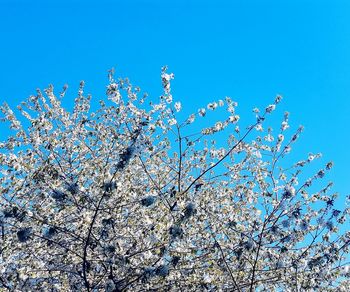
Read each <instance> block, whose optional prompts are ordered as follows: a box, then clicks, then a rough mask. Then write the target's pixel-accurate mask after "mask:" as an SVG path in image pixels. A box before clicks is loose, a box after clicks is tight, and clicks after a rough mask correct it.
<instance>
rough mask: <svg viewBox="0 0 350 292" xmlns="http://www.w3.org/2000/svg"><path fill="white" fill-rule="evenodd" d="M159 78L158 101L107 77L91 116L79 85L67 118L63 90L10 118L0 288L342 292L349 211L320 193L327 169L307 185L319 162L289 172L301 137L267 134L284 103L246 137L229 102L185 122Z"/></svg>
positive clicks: (166, 77)
mask: <svg viewBox="0 0 350 292" xmlns="http://www.w3.org/2000/svg"><path fill="white" fill-rule="evenodd" d="M161 77H162V84H163V88H164V93H163V95H162V96H161V98H160V101H159V102H158V103H156V104H154V103H152V102H146V101H147V96H146V95H142V94H141V93H140V90H139V88H137V87H133V86H132V85H131V84H130V82H129V81H128V80H127V79H120V80H115V79H114V77H113V75H112V74H110V76H109V81H110V82H109V85H108V87H107V96H108V99H109V100H106V101H100V106H99V108H98V109H97V110H96V111H93V112H92V111H90V96H85V95H84V92H83V89H84V83H83V82H82V83H81V84H80V89H79V93H78V96H77V98H76V99H75V105H74V109H73V110H72V111H71V112H69V111H67V110H65V109H64V108H63V107H62V105H61V100H62V98H63V97H64V95H65V92H66V89H67V87H65V88H64V90H63V92H61V94H60V95H59V96H55V95H54V90H53V87H52V86H50V87H49V88H48V89H46V90H45V93H42V92H40V91H38V92H37V94H36V95H35V96H31V97H29V99H28V100H27V101H26V102H23V103H22V104H21V105H20V106H18V110H19V112H20V113H21V114H22V115H23V116H24V118H22V119H21V120H18V119H17V118H16V116H15V114H14V112H13V111H12V110H11V109H10V108H9V107H8V106H7V105H6V104H4V105H3V106H2V107H1V111H2V113H3V121H7V122H8V123H9V125H10V127H11V129H13V131H14V134H13V135H12V136H10V137H9V138H8V139H7V140H6V141H4V142H3V143H1V144H0V149H1V152H0V164H1V170H2V174H1V176H0V180H1V184H0V190H1V197H0V208H1V215H0V228H1V230H0V233H1V234H0V235H1V236H0V242H1V245H0V246H1V253H0V271H1V272H0V288H1V290H6V289H7V290H9V291H34V290H35V291H39V290H40V291H41V290H43V291H140V290H143V291H144V290H153V291H155V290H159V291H167V290H173V291H214V290H219V291H223V290H225V291H226V290H227V291H309V290H310V291H314V290H322V291H328V290H332V289H338V290H337V291H346V287H347V285H349V280H348V278H349V276H350V273H349V269H348V266H347V260H348V256H347V253H348V252H349V243H350V233H349V232H345V233H344V232H343V233H342V232H340V230H339V228H338V227H339V225H340V224H343V223H344V222H345V221H346V217H347V216H348V213H349V209H348V208H344V210H338V209H336V208H335V206H334V203H335V199H336V194H330V187H331V183H330V184H328V185H327V184H326V185H325V186H324V187H321V190H320V191H313V184H314V182H316V181H317V180H320V179H322V178H323V177H324V176H325V175H326V173H327V171H328V170H330V169H331V167H332V163H327V164H326V166H325V167H324V168H323V169H321V170H319V171H317V172H316V173H315V174H314V175H312V176H311V177H310V178H309V179H305V180H304V181H299V180H300V179H299V180H298V177H299V178H300V177H301V176H302V173H301V171H302V169H303V167H304V166H306V165H308V164H309V163H311V162H312V161H314V160H315V159H316V158H319V157H320V155H319V154H309V156H308V157H307V158H306V159H305V160H303V161H299V162H297V163H295V164H294V165H291V166H289V167H285V166H282V163H281V160H282V159H283V158H284V157H285V155H286V154H287V153H288V152H289V151H290V149H291V145H292V144H293V143H294V142H295V141H296V140H297V138H298V136H299V134H300V132H301V131H302V128H299V129H298V130H297V131H296V133H295V134H294V135H291V138H290V139H285V132H286V130H287V128H288V127H289V125H288V114H287V113H286V114H285V116H284V119H283V122H282V125H281V128H280V129H279V130H278V131H277V132H278V133H277V135H276V136H275V137H274V135H273V131H272V129H271V128H268V129H267V130H265V129H264V127H263V124H264V123H266V121H265V119H266V117H267V116H268V115H269V114H270V113H271V112H272V111H273V110H274V109H275V107H276V106H277V105H278V103H279V102H280V100H281V97H280V96H277V97H276V99H275V101H274V103H273V104H271V105H269V106H267V107H266V109H265V110H264V111H262V112H260V111H259V110H258V109H254V112H255V114H256V121H255V122H254V123H253V124H252V125H251V126H249V127H248V128H247V129H245V130H242V129H241V128H240V127H239V125H238V121H239V116H238V115H237V114H236V107H237V103H236V102H234V101H232V100H231V99H230V98H226V99H225V100H219V101H218V102H213V103H210V104H208V106H207V109H204V108H203V109H200V110H199V111H198V112H197V113H195V114H192V115H190V116H189V117H188V118H187V119H184V121H180V119H179V118H178V117H179V112H180V111H181V104H180V103H179V102H176V103H173V102H172V95H171V92H170V81H171V79H173V75H172V74H168V73H167V71H166V68H163V71H162V75H161ZM220 107H221V108H223V107H226V108H227V112H228V114H227V116H226V117H225V118H224V119H223V120H221V121H218V122H216V123H215V124H213V125H212V126H210V127H207V128H204V129H202V130H200V131H194V130H195V129H196V128H195V126H194V124H193V123H194V122H195V119H196V120H198V119H202V118H203V117H204V116H205V115H206V112H207V111H211V110H215V109H217V108H220ZM217 110H219V109H217ZM191 129H193V130H191ZM219 132H220V134H221V135H223V134H224V133H228V135H227V136H228V138H227V141H226V146H225V147H223V148H222V147H218V146H217V143H216V142H215V141H218V139H217V135H218V133H219ZM319 184H320V183H319Z"/></svg>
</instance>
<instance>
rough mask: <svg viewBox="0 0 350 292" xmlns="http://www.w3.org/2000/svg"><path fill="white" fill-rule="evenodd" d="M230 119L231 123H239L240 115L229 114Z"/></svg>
mask: <svg viewBox="0 0 350 292" xmlns="http://www.w3.org/2000/svg"><path fill="white" fill-rule="evenodd" d="M228 120H229V122H230V123H237V122H238V121H239V116H238V115H234V116H229V118H228Z"/></svg>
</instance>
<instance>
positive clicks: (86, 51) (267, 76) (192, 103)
mask: <svg viewBox="0 0 350 292" xmlns="http://www.w3.org/2000/svg"><path fill="white" fill-rule="evenodd" d="M94 2H96V3H98V4H96V3H93V2H92V1H91V2H90V1H86V0H85V1H77V0H76V1H74V0H70V1H65V0H59V1H58V0H57V1H54V0H51V1H38V0H37V1H35V0H32V1H24V0H23V1H19V0H0V68H1V71H0V89H1V90H0V103H2V102H3V101H7V102H8V103H9V104H10V105H12V106H13V107H14V106H15V105H17V104H18V103H19V102H20V101H22V100H23V99H25V98H26V97H28V96H29V95H30V94H34V93H35V89H36V88H37V87H39V88H45V87H46V86H47V85H48V84H50V83H52V84H54V86H55V87H56V88H59V89H61V87H62V86H63V85H64V84H65V83H68V84H69V85H70V89H69V92H68V98H69V97H70V98H71V99H73V98H74V97H75V94H76V89H77V88H78V85H79V81H80V80H82V79H83V80H85V81H86V91H87V92H89V93H92V94H93V97H95V98H101V97H102V95H103V93H104V91H105V86H106V84H107V78H106V76H107V70H108V69H109V68H111V67H115V69H116V75H117V76H119V75H120V76H123V77H126V76H128V77H130V79H131V81H132V82H133V83H134V84H136V85H139V86H141V88H142V89H143V90H145V91H147V92H149V93H151V95H152V96H153V98H154V99H157V98H158V96H159V95H160V92H161V91H160V90H161V85H160V79H159V73H160V68H161V66H163V65H168V66H169V68H170V71H172V72H174V73H175V75H176V79H175V81H174V82H173V94H174V98H175V100H180V101H181V102H182V103H183V105H184V107H185V111H188V112H191V111H195V110H196V109H197V108H198V107H200V106H203V105H206V104H207V103H208V102H210V101H213V100H215V99H219V98H223V97H225V96H231V97H232V98H233V99H235V100H237V101H238V102H239V104H240V107H239V108H240V110H239V112H240V113H241V114H242V119H243V120H244V121H245V122H246V123H248V122H249V121H253V115H252V114H250V111H251V109H252V108H253V107H255V106H261V107H262V106H265V105H267V104H269V103H271V102H272V100H273V99H274V97H275V95H276V94H277V93H280V94H282V95H283V96H284V100H283V103H282V105H281V108H280V110H278V111H277V112H276V113H275V115H274V116H273V117H272V118H271V119H272V120H273V121H274V122H276V121H279V120H280V119H281V118H282V116H283V111H284V110H288V111H290V112H291V119H290V121H291V124H292V126H293V127H294V128H296V127H297V126H298V125H299V124H303V125H304V126H305V132H304V134H303V136H302V138H301V139H300V141H299V142H298V143H297V147H296V149H295V151H294V154H292V157H294V160H298V159H299V158H302V157H305V155H307V153H308V152H311V151H313V152H322V153H323V154H324V162H327V161H328V160H333V161H334V162H335V168H334V170H333V171H332V179H333V180H334V181H335V188H334V190H335V191H339V192H340V193H341V194H342V195H344V196H345V195H346V194H348V193H350V177H349V165H350V155H349V142H350V131H349V118H350V82H349V81H350V54H349V52H350V21H349V15H350V2H349V1H346V0H344V1H340V0H332V1H322V0H319V1H316V0H315V1H308V0H303V1H301V0H299V1H298V0H293V1H292V0H284V1H277V0H276V1H269V0H266V1H258V0H256V1H252V0H244V1H243V0H241V1H238V0H231V1H222V0H216V1H204V0H201V1H193V0H186V1H185V0H182V1H181V0H177V1H164V0H162V1H160V0H139V1H136V0H134V1H133V0H128V1H126V0H125V1H102V0H100V1H94ZM214 118H215V117H214ZM0 126H1V127H3V125H0ZM1 130H2V132H1V133H0V138H4V137H5V136H6V134H7V132H5V131H3V130H5V129H1Z"/></svg>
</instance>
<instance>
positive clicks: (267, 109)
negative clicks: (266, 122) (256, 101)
mask: <svg viewBox="0 0 350 292" xmlns="http://www.w3.org/2000/svg"><path fill="white" fill-rule="evenodd" d="M275 109H276V105H275V104H270V105H269V106H268V107H267V108H266V112H268V113H271V112H273V111H274V110H275Z"/></svg>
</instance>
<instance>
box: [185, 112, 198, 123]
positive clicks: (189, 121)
mask: <svg viewBox="0 0 350 292" xmlns="http://www.w3.org/2000/svg"><path fill="white" fill-rule="evenodd" d="M195 117H196V116H195V115H194V114H192V115H190V116H189V117H188V119H187V121H186V122H187V124H192V123H193V122H194V119H195Z"/></svg>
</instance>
